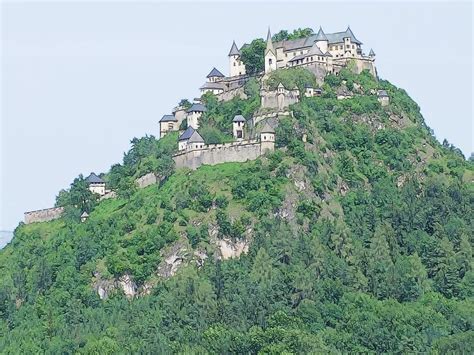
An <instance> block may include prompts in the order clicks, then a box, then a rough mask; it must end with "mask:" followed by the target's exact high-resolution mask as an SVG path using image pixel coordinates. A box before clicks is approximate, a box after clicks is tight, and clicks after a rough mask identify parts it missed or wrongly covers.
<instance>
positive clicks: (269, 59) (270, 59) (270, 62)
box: [260, 58, 273, 65]
mask: <svg viewBox="0 0 474 355" xmlns="http://www.w3.org/2000/svg"><path fill="white" fill-rule="evenodd" d="M260 63H261V62H260ZM272 63H273V61H272V58H268V65H272Z"/></svg>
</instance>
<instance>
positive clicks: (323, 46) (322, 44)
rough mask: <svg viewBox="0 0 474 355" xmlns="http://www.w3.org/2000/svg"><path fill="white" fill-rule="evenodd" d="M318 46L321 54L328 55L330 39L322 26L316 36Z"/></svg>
mask: <svg viewBox="0 0 474 355" xmlns="http://www.w3.org/2000/svg"><path fill="white" fill-rule="evenodd" d="M315 41H316V45H317V46H318V47H319V49H320V50H321V52H323V53H326V52H327V51H328V42H329V41H328V38H327V37H326V34H325V33H324V31H323V29H322V27H321V26H319V31H318V34H317V35H316V40H315Z"/></svg>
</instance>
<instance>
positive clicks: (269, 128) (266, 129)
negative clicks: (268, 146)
mask: <svg viewBox="0 0 474 355" xmlns="http://www.w3.org/2000/svg"><path fill="white" fill-rule="evenodd" d="M260 133H275V130H274V129H273V127H272V126H270V125H269V124H268V122H265V125H264V126H263V128H262V130H261V131H260Z"/></svg>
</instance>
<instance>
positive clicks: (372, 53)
mask: <svg viewBox="0 0 474 355" xmlns="http://www.w3.org/2000/svg"><path fill="white" fill-rule="evenodd" d="M369 57H375V52H374V50H373V49H372V48H370V52H369Z"/></svg>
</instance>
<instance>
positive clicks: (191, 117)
mask: <svg viewBox="0 0 474 355" xmlns="http://www.w3.org/2000/svg"><path fill="white" fill-rule="evenodd" d="M206 111H207V109H206V106H204V105H203V104H200V103H194V104H193V105H192V106H191V107H190V108H189V109H188V111H187V115H186V120H187V123H188V127H193V128H194V129H198V128H199V119H200V118H201V116H202V114H203V113H204V112H206Z"/></svg>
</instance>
